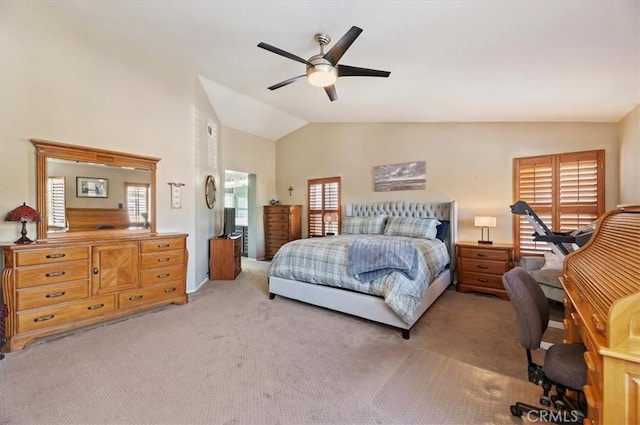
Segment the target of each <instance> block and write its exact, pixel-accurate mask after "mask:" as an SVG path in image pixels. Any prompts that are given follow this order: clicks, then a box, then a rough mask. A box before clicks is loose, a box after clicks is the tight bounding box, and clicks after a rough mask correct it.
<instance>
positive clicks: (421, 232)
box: [384, 217, 440, 239]
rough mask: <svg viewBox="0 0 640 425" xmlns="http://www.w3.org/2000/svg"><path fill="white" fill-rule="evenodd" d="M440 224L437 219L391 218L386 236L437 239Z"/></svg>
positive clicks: (385, 232) (386, 228) (386, 229)
mask: <svg viewBox="0 0 640 425" xmlns="http://www.w3.org/2000/svg"><path fill="white" fill-rule="evenodd" d="M438 224H440V222H439V221H438V220H436V219H435V218H414V217H389V219H388V220H387V226H386V227H385V229H384V234H385V235H388V236H408V237H410V238H421V239H435V238H436V234H437V233H438V229H437V228H436V226H438Z"/></svg>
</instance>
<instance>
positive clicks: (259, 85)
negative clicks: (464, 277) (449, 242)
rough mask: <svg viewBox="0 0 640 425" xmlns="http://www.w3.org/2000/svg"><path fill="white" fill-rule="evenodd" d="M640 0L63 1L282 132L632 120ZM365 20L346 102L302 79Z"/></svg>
mask: <svg viewBox="0 0 640 425" xmlns="http://www.w3.org/2000/svg"><path fill="white" fill-rule="evenodd" d="M639 4H640V2H638V1H637V0H612V1H598V0H589V1H581V0H569V1H563V0H556V1H536V0H532V1H529V0H520V1H509V0H507V1H498V0H495V1H481V0H470V1H204V0H200V1H188V0H183V1H167V0H165V1H117V2H116V1H90V2H89V1H84V0H83V1H67V0H65V1H59V0H54V1H52V2H51V5H52V7H56V8H58V9H60V10H61V11H62V13H65V14H69V15H71V16H74V17H76V18H77V19H81V20H82V21H83V22H85V23H86V24H87V25H90V26H91V27H93V28H100V29H102V30H104V31H109V32H111V33H112V34H113V35H114V36H115V37H119V38H122V39H124V40H126V41H127V42H129V43H131V44H134V45H137V46H139V47H140V48H143V49H145V50H148V51H153V52H155V53H156V54H157V55H159V56H161V57H163V58H165V59H166V60H168V61H173V62H175V61H179V62H181V63H182V64H184V66H186V67H189V68H192V69H194V70H195V71H196V72H197V74H199V75H200V77H201V80H202V82H203V85H204V87H205V89H206V90H207V92H208V94H209V97H210V98H211V99H212V103H213V105H214V107H215V109H216V112H217V113H218V115H219V117H220V119H221V121H222V123H223V124H224V125H228V126H230V127H234V128H238V129H241V130H245V131H248V132H250V133H253V134H257V135H262V136H265V137H268V138H270V139H277V138H279V137H281V136H283V135H284V134H286V133H288V132H290V131H291V130H293V129H295V128H297V127H300V126H302V125H304V124H305V123H307V122H469V121H474V122H478V121H490V122H505V121H507V122H508V121H601V122H618V121H620V120H621V119H622V118H623V117H624V116H625V115H626V114H627V113H628V112H629V111H630V110H631V109H632V108H633V107H634V106H635V105H637V104H638V103H639V102H640V6H639ZM353 25H356V26H358V27H360V28H362V29H364V32H363V33H362V34H361V35H360V36H359V38H358V39H357V40H356V41H355V42H354V43H353V45H352V46H351V48H350V49H349V50H348V51H347V52H346V54H345V55H344V56H343V57H342V59H341V61H340V63H341V64H346V65H353V66H361V67H366V68H374V69H382V70H388V71H391V76H390V77H389V78H365V77H350V78H339V79H338V82H337V83H336V89H337V94H338V100H337V101H335V102H330V101H329V99H328V97H327V95H326V94H325V93H324V91H323V89H321V88H318V87H313V86H311V85H309V84H308V83H307V82H306V81H305V80H304V79H301V80H299V81H297V82H295V83H293V84H290V85H288V86H286V87H282V88H280V89H278V90H274V91H270V90H268V89H267V87H268V86H271V85H273V84H275V83H277V82H280V81H283V80H286V79H288V78H290V77H293V76H296V75H301V74H304V72H305V65H304V64H302V63H299V62H295V61H292V60H289V59H286V58H284V57H282V56H278V55H276V54H273V53H271V52H268V51H266V50H263V49H259V48H258V47H257V44H258V43H259V42H266V43H268V44H271V45H273V46H276V47H279V48H281V49H283V50H286V51H288V52H291V53H293V54H295V55H298V56H301V57H302V58H304V59H307V58H309V57H310V56H312V55H314V54H316V53H318V52H319V47H318V45H317V43H316V41H315V40H314V34H315V33H317V32H324V33H327V34H329V35H330V36H331V37H332V39H333V41H332V43H330V44H329V46H328V47H329V48H330V47H331V45H332V44H333V43H335V42H336V41H337V40H338V39H339V38H340V37H341V36H342V35H343V34H344V33H345V32H346V31H347V30H348V29H349V28H350V27H351V26H353Z"/></svg>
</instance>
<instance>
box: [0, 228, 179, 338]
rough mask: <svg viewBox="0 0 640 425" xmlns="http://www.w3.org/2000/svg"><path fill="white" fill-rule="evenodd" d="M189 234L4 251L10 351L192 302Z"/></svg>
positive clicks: (67, 242)
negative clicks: (53, 336) (188, 276)
mask: <svg viewBox="0 0 640 425" xmlns="http://www.w3.org/2000/svg"><path fill="white" fill-rule="evenodd" d="M186 238H187V235H184V234H165V235H161V234H155V235H152V234H148V233H147V234H145V235H144V236H133V235H131V236H118V237H117V238H115V237H114V238H108V237H105V238H101V239H100V240H81V241H79V240H76V241H73V240H59V241H53V240H49V241H43V242H37V243H33V244H28V245H17V244H10V245H3V246H1V247H0V248H1V249H2V253H3V256H4V269H3V271H2V296H3V300H4V302H5V303H6V304H7V306H8V309H9V315H8V317H7V323H6V325H7V326H6V332H7V343H6V345H5V347H4V349H5V350H8V351H13V350H18V349H21V348H23V347H24V346H25V345H26V344H28V343H29V342H31V341H33V340H34V339H36V338H38V337H41V336H45V335H51V334H54V333H57V332H62V331H66V330H70V329H75V328H78V327H81V326H85V325H89V324H93V323H97V322H101V321H104V320H108V319H112V318H115V317H120V316H124V315H127V314H131V313H135V312H139V311H143V310H147V309H150V308H154V307H158V306H161V305H165V304H171V303H173V304H184V303H186V302H187V294H186V270H187V249H186Z"/></svg>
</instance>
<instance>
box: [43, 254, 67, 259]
mask: <svg viewBox="0 0 640 425" xmlns="http://www.w3.org/2000/svg"><path fill="white" fill-rule="evenodd" d="M66 256H67V254H49V255H47V257H46V258H64V257H66Z"/></svg>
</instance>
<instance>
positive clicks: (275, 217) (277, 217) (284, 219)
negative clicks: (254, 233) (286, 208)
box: [266, 214, 289, 223]
mask: <svg viewBox="0 0 640 425" xmlns="http://www.w3.org/2000/svg"><path fill="white" fill-rule="evenodd" d="M266 217H267V223H289V216H288V215H287V214H267V216H266Z"/></svg>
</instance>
